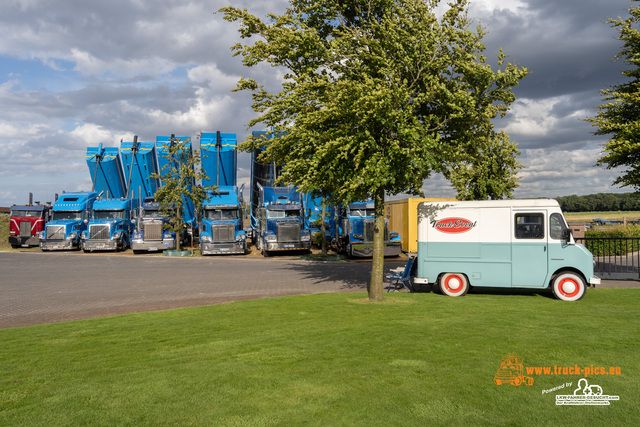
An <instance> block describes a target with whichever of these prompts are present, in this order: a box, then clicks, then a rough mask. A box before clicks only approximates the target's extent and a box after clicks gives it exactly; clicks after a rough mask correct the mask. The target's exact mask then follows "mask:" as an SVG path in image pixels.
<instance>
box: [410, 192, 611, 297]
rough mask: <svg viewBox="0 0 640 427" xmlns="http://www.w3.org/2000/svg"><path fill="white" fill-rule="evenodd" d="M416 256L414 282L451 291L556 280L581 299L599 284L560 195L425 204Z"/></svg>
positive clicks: (565, 293)
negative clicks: (576, 237)
mask: <svg viewBox="0 0 640 427" xmlns="http://www.w3.org/2000/svg"><path fill="white" fill-rule="evenodd" d="M416 261H417V264H418V269H417V275H416V277H415V278H414V280H413V283H414V285H418V286H419V285H422V284H425V285H426V284H438V285H439V287H440V290H441V291H442V293H443V294H446V295H450V296H462V295H464V294H466V293H467V291H468V289H469V287H470V286H482V287H496V288H529V289H545V288H549V287H551V289H552V291H553V293H554V295H555V296H556V297H557V298H558V299H561V300H565V301H576V300H579V299H580V298H582V297H583V296H584V293H585V291H586V287H587V286H589V285H593V286H595V285H598V284H600V279H599V278H597V277H596V276H595V275H594V272H593V267H594V260H593V255H592V254H591V252H589V251H588V250H587V248H585V247H584V246H583V245H581V244H577V243H576V242H575V241H574V240H573V236H572V234H571V230H570V229H569V228H568V227H567V223H566V221H565V218H564V216H563V214H562V211H561V210H560V206H559V204H558V202H557V201H555V200H495V201H476V202H423V203H420V204H419V205H418V254H417V260H416Z"/></svg>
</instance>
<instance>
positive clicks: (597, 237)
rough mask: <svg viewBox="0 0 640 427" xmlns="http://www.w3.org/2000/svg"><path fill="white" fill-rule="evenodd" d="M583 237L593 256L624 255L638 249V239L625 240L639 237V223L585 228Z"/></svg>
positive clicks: (639, 245) (639, 248)
mask: <svg viewBox="0 0 640 427" xmlns="http://www.w3.org/2000/svg"><path fill="white" fill-rule="evenodd" d="M585 237H586V238H587V240H586V241H585V246H586V247H587V249H589V250H590V251H591V253H592V254H593V255H594V256H604V255H626V254H627V253H630V252H635V251H638V250H640V241H639V240H627V239H628V238H633V237H636V238H640V225H619V226H614V227H595V228H591V229H589V230H587V231H586V232H585ZM610 239H615V240H610Z"/></svg>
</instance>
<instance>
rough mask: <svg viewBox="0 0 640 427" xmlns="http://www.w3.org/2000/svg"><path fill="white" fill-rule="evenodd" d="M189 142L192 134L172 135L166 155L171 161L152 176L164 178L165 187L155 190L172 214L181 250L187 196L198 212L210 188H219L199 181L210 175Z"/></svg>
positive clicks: (161, 207) (163, 205)
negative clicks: (183, 215)
mask: <svg viewBox="0 0 640 427" xmlns="http://www.w3.org/2000/svg"><path fill="white" fill-rule="evenodd" d="M189 142H190V138H187V139H186V140H185V141H182V140H180V138H175V139H172V140H171V142H170V145H169V146H168V152H167V155H166V156H165V157H166V159H167V160H168V161H169V163H168V164H167V165H166V166H164V167H163V168H162V170H161V171H160V173H159V174H151V176H152V177H153V178H157V179H160V180H162V187H160V188H159V189H158V190H157V191H156V193H155V194H154V199H155V201H156V202H158V203H160V209H161V211H162V212H163V214H164V215H166V216H167V217H168V218H169V223H170V228H171V230H172V231H174V232H175V233H176V236H177V237H176V248H177V250H178V251H179V250H180V236H181V235H182V234H183V233H184V231H185V230H184V227H185V224H183V220H182V214H181V213H182V211H183V206H184V204H185V203H186V200H188V199H191V201H192V202H193V204H194V206H195V212H200V211H201V210H202V204H203V203H204V200H205V199H206V197H207V191H213V190H215V189H216V187H215V186H209V187H203V186H202V185H199V184H196V181H197V180H203V179H205V180H206V179H208V177H207V175H206V174H205V173H204V171H203V170H202V166H201V159H200V155H199V154H198V153H194V152H193V151H192V150H191V148H190V145H189V144H188V143H189Z"/></svg>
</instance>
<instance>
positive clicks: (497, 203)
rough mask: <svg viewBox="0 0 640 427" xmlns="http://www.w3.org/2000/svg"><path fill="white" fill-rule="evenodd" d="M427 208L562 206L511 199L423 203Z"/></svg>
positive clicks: (556, 203) (552, 200)
mask: <svg viewBox="0 0 640 427" xmlns="http://www.w3.org/2000/svg"><path fill="white" fill-rule="evenodd" d="M420 205H425V206H434V205H438V206H443V205H444V206H447V207H454V206H455V207H461V208H462V207H466V208H507V207H508V208H529V207H531V208H544V207H547V208H548V207H559V206H560V204H559V203H558V201H557V200H555V199H510V200H473V201H455V200H454V201H450V202H422V203H420Z"/></svg>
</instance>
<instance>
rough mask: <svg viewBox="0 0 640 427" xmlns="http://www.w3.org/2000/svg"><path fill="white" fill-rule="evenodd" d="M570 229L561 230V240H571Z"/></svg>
mask: <svg viewBox="0 0 640 427" xmlns="http://www.w3.org/2000/svg"><path fill="white" fill-rule="evenodd" d="M571 234H572V233H571V229H570V228H565V229H563V230H562V240H564V241H566V242H568V241H569V240H571Z"/></svg>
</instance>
